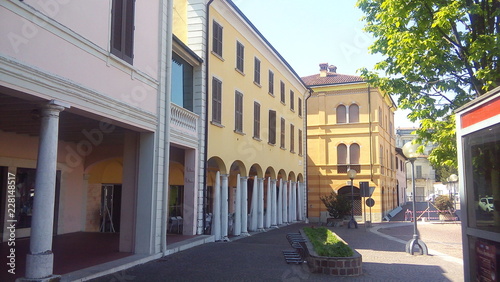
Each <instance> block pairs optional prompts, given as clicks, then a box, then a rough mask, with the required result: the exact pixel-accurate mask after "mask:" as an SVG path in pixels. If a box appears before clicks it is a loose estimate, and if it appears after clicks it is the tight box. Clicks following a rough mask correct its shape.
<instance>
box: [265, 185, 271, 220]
mask: <svg viewBox="0 0 500 282" xmlns="http://www.w3.org/2000/svg"><path fill="white" fill-rule="evenodd" d="M271 190H272V189H271V177H268V178H267V192H266V194H267V200H266V221H265V222H264V228H269V227H271V214H272V208H271V195H272V194H271Z"/></svg>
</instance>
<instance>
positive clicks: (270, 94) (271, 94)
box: [267, 92, 275, 98]
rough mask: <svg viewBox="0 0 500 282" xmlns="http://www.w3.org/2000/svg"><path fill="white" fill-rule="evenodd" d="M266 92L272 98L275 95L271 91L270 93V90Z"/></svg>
mask: <svg viewBox="0 0 500 282" xmlns="http://www.w3.org/2000/svg"><path fill="white" fill-rule="evenodd" d="M267 94H269V96H271V97H273V98H274V97H275V96H274V94H273V93H271V92H268V93H267Z"/></svg>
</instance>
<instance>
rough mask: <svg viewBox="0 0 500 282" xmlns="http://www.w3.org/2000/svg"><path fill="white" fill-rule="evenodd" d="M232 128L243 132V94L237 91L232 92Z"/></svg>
mask: <svg viewBox="0 0 500 282" xmlns="http://www.w3.org/2000/svg"><path fill="white" fill-rule="evenodd" d="M234 130H235V131H236V132H243V94H242V93H241V92H238V91H236V92H235V93H234Z"/></svg>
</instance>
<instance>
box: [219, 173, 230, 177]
mask: <svg viewBox="0 0 500 282" xmlns="http://www.w3.org/2000/svg"><path fill="white" fill-rule="evenodd" d="M220 176H221V177H223V178H228V177H229V174H221V175H220Z"/></svg>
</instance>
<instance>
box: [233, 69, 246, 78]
mask: <svg viewBox="0 0 500 282" xmlns="http://www.w3.org/2000/svg"><path fill="white" fill-rule="evenodd" d="M234 70H235V71H236V72H237V73H239V74H241V75H242V76H245V73H244V72H243V71H242V70H239V69H238V68H234Z"/></svg>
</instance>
